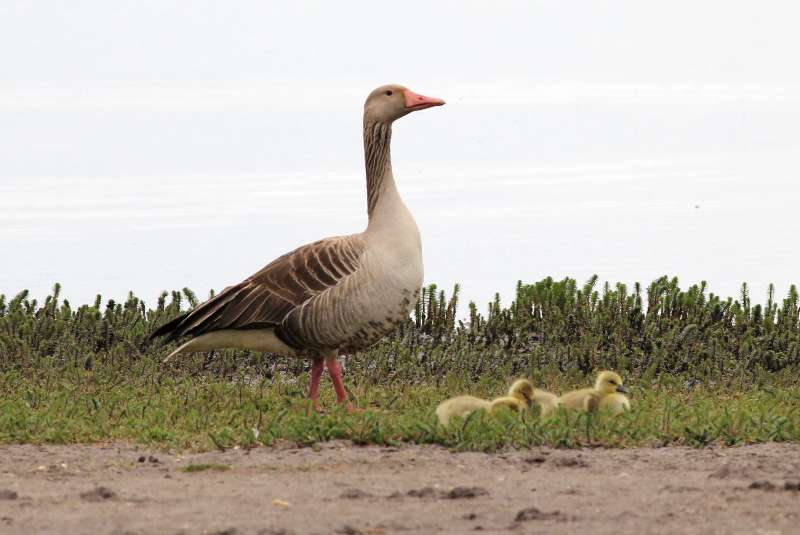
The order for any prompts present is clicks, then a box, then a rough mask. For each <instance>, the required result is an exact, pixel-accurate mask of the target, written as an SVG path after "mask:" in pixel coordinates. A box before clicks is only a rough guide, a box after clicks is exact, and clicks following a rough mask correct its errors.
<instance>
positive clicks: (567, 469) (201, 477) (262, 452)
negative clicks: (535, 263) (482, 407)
mask: <svg viewBox="0 0 800 535" xmlns="http://www.w3.org/2000/svg"><path fill="white" fill-rule="evenodd" d="M192 466H201V467H211V468H206V469H197V470H192V469H190V468H189V467H192ZM223 466H224V467H227V468H226V469H224V470H221V469H214V468H213V467H223ZM798 482H800V446H797V445H786V444H766V445H758V446H745V447H739V448H728V449H705V450H693V449H686V448H662V449H626V450H582V451H566V450H548V449H542V450H535V451H513V452H508V453H500V454H482V453H451V452H449V451H447V450H445V449H442V448H439V447H420V446H408V447H401V448H381V447H355V446H352V445H350V444H347V443H336V442H333V443H327V444H325V445H322V447H321V448H317V449H311V448H294V447H289V446H285V447H275V448H260V449H255V450H251V451H249V452H245V451H242V450H234V451H228V452H225V453H220V452H213V453H203V454H175V453H169V452H163V451H148V450H146V449H143V448H138V447H136V446H133V445H127V444H113V445H77V446H46V447H41V446H4V447H0V496H2V499H0V533H4V534H5V533H26V534H27V533H43V534H50V533H52V534H56V533H58V534H64V533H70V534H72V533H74V534H83V533H86V534H91V535H105V534H109V535H110V534H115V535H122V534H126V535H134V534H138V535H143V534H151V533H152V534H176V535H177V534H179V533H180V534H187V535H188V534H195V533H205V534H215V535H222V534H227V535H249V534H253V535H257V534H258V535H279V534H282V535H289V534H298V535H300V534H306V533H319V534H337V533H338V534H341V533H345V534H351V535H357V534H363V535H379V534H390V533H409V534H412V533H471V532H476V533H478V532H484V533H550V534H568V533H578V532H591V533H593V534H605V533H608V534H614V535H620V534H624V533H665V534H666V533H670V534H671V533H698V534H700V533H702V534H713V533H719V534H726V535H727V534H735V533H748V534H752V533H774V534H778V533H787V534H788V533H797V532H798V531H800V528H799V527H798V526H800V518H798V517H799V516H800V483H798Z"/></svg>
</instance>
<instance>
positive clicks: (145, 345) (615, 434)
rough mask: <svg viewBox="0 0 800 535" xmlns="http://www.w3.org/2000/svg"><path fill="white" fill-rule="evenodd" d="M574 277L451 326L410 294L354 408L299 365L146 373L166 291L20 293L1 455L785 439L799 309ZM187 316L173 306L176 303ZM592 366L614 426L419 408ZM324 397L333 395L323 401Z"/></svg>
mask: <svg viewBox="0 0 800 535" xmlns="http://www.w3.org/2000/svg"><path fill="white" fill-rule="evenodd" d="M597 283H598V281H597V277H592V278H591V279H590V280H589V281H587V282H586V283H585V284H583V285H581V284H578V283H577V282H576V281H575V280H574V279H564V280H561V281H554V280H553V279H551V278H547V279H544V280H542V281H539V282H536V283H534V284H522V283H521V282H520V283H518V284H517V289H516V296H515V299H514V300H513V301H512V302H511V303H509V304H508V306H502V305H501V303H500V300H499V298H497V299H495V300H494V301H493V302H492V303H489V306H488V308H487V311H486V313H485V314H481V313H479V312H478V309H477V307H476V306H475V305H474V304H473V303H470V304H469V307H468V314H467V316H466V317H464V319H463V320H459V319H458V318H459V317H461V316H460V315H459V314H458V304H459V299H458V294H459V292H458V287H457V286H456V287H455V288H454V291H453V292H452V294H451V295H450V296H449V297H448V296H446V295H445V294H444V292H442V291H439V290H438V289H437V288H436V287H435V286H429V287H428V288H425V289H423V292H422V295H421V297H420V299H419V302H418V303H417V306H416V308H415V310H414V311H413V314H412V315H411V317H409V318H408V319H407V320H406V321H405V322H404V323H402V324H401V325H400V326H399V328H398V329H397V330H396V331H395V332H394V333H392V334H391V335H390V336H388V337H386V338H385V339H384V340H381V341H380V342H378V343H377V344H376V345H374V346H373V347H372V348H370V349H369V350H367V351H364V352H360V353H357V354H355V355H350V356H348V357H347V359H346V368H347V372H346V382H347V384H348V387H349V389H350V395H351V398H352V399H353V400H354V401H355V405H356V406H357V407H359V408H362V409H364V412H361V413H356V414H352V415H351V414H346V413H345V412H343V411H342V410H340V408H337V407H336V406H335V404H334V403H333V400H332V399H331V398H330V397H323V400H322V401H323V404H324V405H325V407H326V409H327V413H326V414H324V415H318V414H316V413H314V412H313V411H311V410H310V407H309V405H308V402H307V401H306V399H305V394H306V391H307V380H308V373H307V370H308V361H304V360H301V359H287V358H280V357H277V358H276V357H271V356H268V355H262V354H260V353H256V352H251V351H237V350H226V351H217V352H212V353H209V354H200V355H190V356H184V357H181V358H178V359H174V360H173V361H171V362H170V363H169V365H161V364H160V361H161V359H162V358H163V357H164V356H165V355H166V354H167V353H168V352H169V351H170V350H171V349H172V348H173V347H174V345H167V346H162V345H161V343H160V342H154V341H151V340H149V339H148V338H147V335H148V333H150V332H152V330H153V329H154V328H156V327H157V326H159V325H161V324H162V323H164V322H166V321H169V320H170V319H171V318H173V317H175V316H176V315H177V314H179V313H180V312H181V311H182V310H186V308H191V307H194V306H196V304H197V301H198V299H197V298H196V297H195V294H194V293H193V292H191V291H190V290H188V289H184V290H183V291H181V292H172V294H171V299H170V295H169V294H167V293H164V294H163V295H162V296H161V297H160V298H159V299H158V301H157V303H156V306H155V307H153V308H149V307H147V306H146V305H145V303H144V302H143V301H142V300H140V299H139V298H137V297H135V296H134V295H132V294H131V295H129V296H128V299H127V300H126V301H125V302H124V303H117V302H115V301H113V300H109V301H108V302H106V304H105V305H103V302H102V298H101V297H100V296H97V299H96V300H95V301H94V303H92V304H89V305H82V306H78V307H73V306H72V305H71V304H70V303H69V302H67V301H66V300H63V299H61V298H60V286H59V285H56V286H55V287H54V289H53V293H52V294H51V295H49V296H47V297H46V298H45V299H44V300H43V301H42V302H41V303H40V302H39V301H37V300H36V299H32V298H31V297H30V296H29V295H28V293H27V292H26V291H23V292H20V293H19V294H17V295H16V296H15V297H13V298H11V299H6V297H5V296H4V295H1V294H0V443H75V442H94V441H108V440H132V441H136V442H140V443H145V444H151V445H155V446H161V447H165V448H166V447H169V448H181V449H184V448H185V449H192V450H209V449H219V450H225V449H227V448H230V447H234V446H239V447H243V448H249V447H254V446H258V445H270V444H272V443H274V442H275V441H278V440H288V441H293V442H296V443H298V444H302V445H314V444H317V443H320V442H324V441H326V440H332V439H346V440H351V441H353V442H354V443H356V444H397V443H403V442H409V443H420V444H441V445H444V446H446V447H449V448H453V449H460V450H482V451H494V450H498V449H501V448H506V447H517V448H528V447H532V446H538V445H549V446H556V447H580V446H595V445H599V446H607V447H627V446H660V445H667V444H680V445H689V446H696V447H701V446H704V445H707V444H726V445H736V444H747V443H753V442H766V441H792V442H800V415H798V411H799V410H800V386H798V383H797V380H796V377H797V376H798V371H800V295H799V294H798V291H797V289H796V287H795V286H792V287H791V288H790V290H789V292H788V294H787V296H786V297H785V298H784V299H783V300H780V301H779V300H777V299H776V298H775V295H774V291H773V289H772V288H770V290H769V291H768V292H767V295H766V301H765V302H764V303H763V304H754V303H752V302H751V299H750V295H749V290H748V288H747V286H746V285H743V286H742V291H741V295H740V296H738V299H733V298H727V299H722V298H720V297H719V296H716V295H714V294H710V293H708V292H707V287H706V284H705V283H704V282H703V283H701V284H699V285H694V286H691V287H689V288H688V289H685V290H682V289H681V288H680V287H679V285H678V280H677V279H674V278H673V279H669V278H667V277H661V278H658V279H656V280H655V281H653V282H652V283H651V284H650V285H649V286H648V287H646V288H644V287H643V286H641V285H640V284H638V283H636V284H634V285H633V287H632V288H631V289H630V290H629V289H628V287H627V286H626V285H624V284H616V285H613V286H612V285H610V284H605V285H604V286H603V287H602V288H597V286H598V284H597ZM187 304H188V307H187V306H186V305H187ZM599 369H614V370H617V371H619V372H621V373H622V375H623V376H624V377H625V379H626V384H627V385H629V386H631V387H632V388H633V392H634V398H633V410H632V411H631V412H630V413H628V414H624V415H621V416H618V417H610V416H607V415H585V414H579V415H576V414H560V415H559V416H558V417H557V418H554V419H551V420H547V421H541V420H540V419H538V417H537V416H536V415H535V414H529V415H527V416H525V417H522V418H520V417H518V416H517V415H515V414H501V415H498V416H497V417H494V418H490V417H487V416H485V415H483V414H475V415H473V416H471V417H469V418H468V419H467V420H466V421H461V422H458V424H457V425H451V426H450V428H448V429H442V428H441V427H440V426H439V425H438V424H437V422H436V419H435V417H434V414H433V411H434V409H435V407H436V404H437V403H438V402H439V401H441V400H442V399H445V398H447V397H450V396H453V395H458V394H464V393H471V394H476V395H480V396H484V397H493V396H496V395H499V394H501V393H503V392H504V391H505V390H506V388H507V385H508V383H509V382H510V380H511V379H513V378H516V377H528V378H530V379H531V380H532V381H533V382H534V384H536V385H537V386H541V387H545V388H547V389H549V390H553V391H564V390H566V389H569V388H573V387H575V386H579V385H580V386H585V385H588V384H589V383H591V381H592V375H593V374H594V372H595V371H597V370H599ZM323 390H324V391H325V393H324V396H330V390H331V389H330V388H329V387H326V388H324V389H323Z"/></svg>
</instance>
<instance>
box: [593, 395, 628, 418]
mask: <svg viewBox="0 0 800 535" xmlns="http://www.w3.org/2000/svg"><path fill="white" fill-rule="evenodd" d="M600 410H607V411H609V412H610V413H611V414H619V413H621V412H625V411H629V410H631V401H630V400H629V399H628V396H626V395H625V394H620V393H618V392H614V393H613V394H609V395H608V396H605V397H603V398H601V399H600Z"/></svg>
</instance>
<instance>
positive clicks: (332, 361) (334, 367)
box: [325, 356, 353, 412]
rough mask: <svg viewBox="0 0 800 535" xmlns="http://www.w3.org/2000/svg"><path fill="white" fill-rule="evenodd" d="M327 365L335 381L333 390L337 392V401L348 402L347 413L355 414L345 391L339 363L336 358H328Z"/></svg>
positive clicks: (332, 379)
mask: <svg viewBox="0 0 800 535" xmlns="http://www.w3.org/2000/svg"><path fill="white" fill-rule="evenodd" d="M325 365H326V366H327V367H328V373H330V374H331V381H333V389H334V390H336V401H338V402H339V403H344V402H345V401H347V412H353V404H352V403H350V401H349V400H348V399H347V392H345V390H344V383H343V382H342V368H341V367H340V366H339V361H338V360H336V357H335V356H334V357H328V358H326V359H325Z"/></svg>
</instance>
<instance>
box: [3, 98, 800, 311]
mask: <svg viewBox="0 0 800 535" xmlns="http://www.w3.org/2000/svg"><path fill="white" fill-rule="evenodd" d="M262 89H263V88H262ZM418 89H419V90H420V91H421V92H427V88H418ZM264 90H265V91H266V89H264ZM271 90H272V91H278V92H280V91H282V89H280V88H278V89H276V88H271ZM97 91H98V92H97V94H90V95H88V96H87V95H82V94H74V93H70V92H64V91H61V92H58V91H57V92H51V91H45V90H43V91H42V92H40V94H36V93H34V94H32V95H31V94H28V93H26V98H27V100H24V99H23V100H22V101H17V102H18V103H17V104H8V102H9V101H8V100H6V104H5V105H4V106H0V152H2V161H3V165H2V169H0V293H6V294H13V293H16V292H17V291H19V290H21V289H23V288H29V289H30V290H31V291H32V292H33V293H34V295H36V296H39V297H41V296H43V295H45V294H46V292H48V291H49V289H50V287H51V286H52V284H53V283H54V282H56V281H59V282H61V283H62V284H63V286H64V289H65V295H66V296H67V297H68V298H70V299H71V300H72V301H73V302H81V303H82V302H88V301H90V300H92V299H93V298H94V295H95V294H96V293H98V292H99V293H102V294H103V295H104V297H106V298H110V297H114V298H117V299H119V298H121V297H124V295H125V294H126V293H127V291H129V290H131V291H133V292H134V293H136V294H137V295H139V296H141V297H143V298H145V299H146V300H148V301H150V302H152V301H154V300H155V298H156V296H157V295H158V294H159V293H160V291H161V290H162V289H174V288H181V287H184V286H188V287H191V288H193V289H195V290H196V291H198V292H201V293H204V292H206V291H207V290H208V289H209V288H212V287H213V288H216V289H220V288H222V287H223V286H226V285H228V284H230V283H233V282H237V281H239V280H241V279H242V278H243V277H245V276H247V275H249V274H250V273H252V272H254V271H255V270H257V269H259V268H260V267H261V266H262V265H264V264H265V263H267V262H268V261H270V260H272V259H273V258H275V257H276V256H278V255H280V254H282V253H284V252H286V251H287V250H290V249H292V248H293V247H295V246H297V245H300V244H302V243H305V242H308V241H311V240H314V239H317V238H319V237H323V236H327V235H334V234H341V233H351V232H357V231H359V230H361V229H362V228H363V226H364V225H365V224H366V214H365V205H366V201H365V192H364V177H363V170H362V168H361V158H362V155H361V140H360V106H361V102H362V99H363V95H361V94H359V92H357V91H354V90H353V89H351V88H345V89H337V91H339V93H338V94H340V97H341V98H338V99H334V100H335V105H330V104H328V103H320V102H319V101H318V100H316V99H314V98H313V95H306V96H305V97H304V98H294V99H291V101H290V102H289V101H288V100H281V99H279V98H277V99H276V98H272V99H264V98H263V95H262V94H261V93H260V92H259V91H256V90H252V91H251V92H245V93H242V92H241V91H239V92H237V91H232V90H230V88H210V89H207V90H204V91H197V90H193V92H191V93H186V92H181V90H180V89H174V90H173V89H152V90H149V91H150V92H148V91H145V90H142V89H137V88H114V87H110V88H105V89H100V90H97ZM286 91H290V90H286ZM448 91H449V92H450V94H448ZM431 92H432V93H434V92H435V93H438V94H437V96H442V97H444V98H445V99H447V100H448V105H447V106H445V107H444V108H441V109H435V110H428V111H426V112H422V113H419V114H415V115H413V116H411V117H409V118H406V119H404V120H402V121H401V122H399V123H398V124H397V126H396V128H395V135H394V145H393V159H394V167H395V175H396V177H397V179H398V184H399V187H400V190H401V193H402V194H403V195H404V197H405V199H406V202H407V204H408V205H409V206H410V208H411V210H412V212H413V213H414V214H415V216H416V218H417V221H418V223H419V225H420V228H421V231H422V235H423V246H424V254H425V265H426V280H427V281H428V282H436V283H439V284H440V285H444V286H451V285H452V284H453V283H454V282H461V283H462V286H463V291H464V296H465V298H467V299H474V300H477V301H478V302H479V303H481V304H483V302H485V301H487V300H489V299H490V298H491V297H492V295H493V294H494V292H495V291H499V292H501V295H503V296H504V297H506V298H507V297H509V296H510V295H511V292H512V290H513V287H514V285H515V282H516V281H517V280H518V279H522V280H524V281H534V280H538V279H540V278H542V277H545V276H548V275H550V276H553V277H557V278H559V277H564V276H574V277H577V278H578V279H580V280H584V279H587V278H588V277H589V276H590V275H591V274H593V273H597V274H598V275H599V276H600V277H601V279H602V280H609V281H612V282H615V281H623V282H627V283H632V282H634V281H641V282H643V283H648V282H650V281H651V280H652V279H653V278H655V277H657V276H659V275H661V274H669V275H676V276H678V277H679V278H680V279H681V280H682V282H683V284H684V285H688V284H690V283H696V282H699V281H700V280H707V281H709V283H710V287H711V290H712V291H714V292H716V293H721V294H724V295H736V294H737V293H738V289H739V286H740V285H741V283H742V282H743V281H748V282H750V283H751V286H752V295H753V296H754V297H755V298H757V299H761V298H762V296H763V295H764V294H765V292H766V288H767V284H768V283H769V282H774V283H776V285H777V286H778V291H779V292H780V293H783V292H785V291H786V290H787V288H788V285H789V283H793V282H800V272H799V271H798V269H797V267H798V265H800V250H799V249H798V247H797V245H796V242H797V240H798V234H799V232H798V231H800V218H798V215H797V214H798V204H799V203H800V186H798V179H799V178H800V159H799V158H798V156H800V142H799V141H798V136H797V134H796V128H797V124H798V122H800V121H798V120H800V100H798V98H797V96H796V95H798V93H797V92H795V91H792V90H791V88H788V89H787V88H780V87H779V88H755V89H754V88H747V87H716V86H715V87H689V88H686V87H683V88H681V87H666V88H664V87H641V86H613V87H609V86H607V87H601V88H587V87H583V86H577V87H576V86H566V87H564V86H551V87H540V88H538V89H537V90H532V91H530V92H525V91H520V90H517V91H515V92H511V91H508V90H497V91H489V90H486V89H482V90H475V91H472V92H469V91H466V90H464V89H463V87H460V88H459V89H458V90H456V89H454V88H451V89H449V90H448V89H447V88H445V91H444V92H442V91H431ZM293 94H296V93H293ZM143 95H144V96H143ZM266 100H268V101H269V104H266V103H265V101H266ZM287 102H288V103H287ZM462 310H463V309H462Z"/></svg>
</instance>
